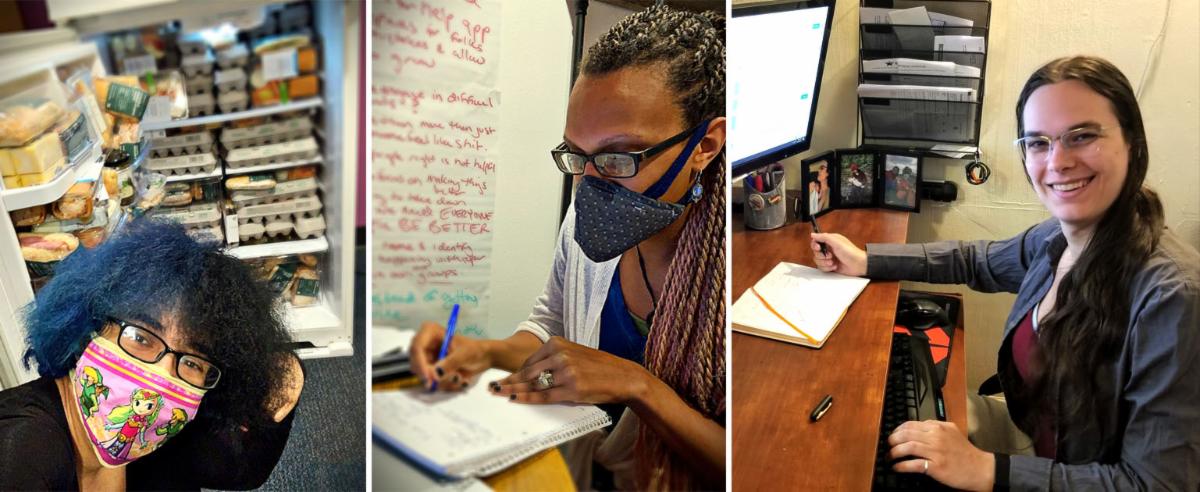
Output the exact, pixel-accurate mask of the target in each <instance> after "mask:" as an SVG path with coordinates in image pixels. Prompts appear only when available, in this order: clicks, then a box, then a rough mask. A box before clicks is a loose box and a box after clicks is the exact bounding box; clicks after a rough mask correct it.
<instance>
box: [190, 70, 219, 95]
mask: <svg viewBox="0 0 1200 492" xmlns="http://www.w3.org/2000/svg"><path fill="white" fill-rule="evenodd" d="M183 85H184V87H186V88H187V93H188V97H192V96H195V95H197V94H212V92H213V76H212V75H203V74H201V75H197V76H195V77H188V78H187V82H184V84H183Z"/></svg>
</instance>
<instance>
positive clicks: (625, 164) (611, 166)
mask: <svg viewBox="0 0 1200 492" xmlns="http://www.w3.org/2000/svg"><path fill="white" fill-rule="evenodd" d="M702 124H703V123H702ZM697 128H699V125H697V126H695V127H692V128H689V129H687V130H684V131H682V132H679V133H678V134H676V135H675V136H674V137H671V138H668V139H666V140H663V141H662V142H660V143H659V144H657V145H655V146H653V147H650V148H648V149H646V150H643V151H641V152H599V153H596V154H591V155H588V154H584V153H580V152H572V151H570V150H568V149H567V143H566V142H563V143H561V144H558V147H555V148H554V150H551V151H550V156H551V157H553V158H554V163H555V164H557V165H558V170H559V171H562V172H563V173H566V174H571V175H576V174H583V170H584V168H585V167H587V163H588V162H591V163H592V164H594V165H595V166H596V171H598V172H599V173H600V175H602V176H607V177H610V178H631V177H633V176H634V175H636V174H637V173H638V168H639V167H641V165H642V161H644V160H646V159H649V158H651V157H654V155H655V154H658V153H659V152H662V151H664V150H666V149H667V148H669V147H671V146H672V145H675V144H677V143H679V142H680V141H682V140H683V139H685V138H687V137H688V135H691V134H692V132H694V131H696V129H697Z"/></svg>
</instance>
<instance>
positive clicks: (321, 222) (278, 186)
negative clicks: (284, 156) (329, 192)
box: [230, 170, 325, 242]
mask: <svg viewBox="0 0 1200 492" xmlns="http://www.w3.org/2000/svg"><path fill="white" fill-rule="evenodd" d="M276 174H277V176H276V177H281V178H286V176H287V174H288V171H286V170H283V171H279V172H278V173H276ZM250 180H251V181H254V180H270V177H269V175H257V176H251V177H250ZM317 188H318V187H317V180H316V178H315V177H312V176H309V177H305V178H300V179H292V180H287V181H279V182H276V183H275V186H273V187H271V188H269V189H260V190H238V191H232V192H231V193H230V202H231V203H232V204H233V207H234V209H235V210H236V213H237V221H238V236H239V239H241V240H242V242H247V241H254V240H261V239H263V238H264V237H269V238H271V239H280V238H284V239H286V238H288V237H289V236H290V235H291V234H292V233H293V232H294V233H295V234H296V236H297V237H299V238H300V239H309V238H314V237H320V236H323V235H325V218H324V216H322V215H321V199H320V198H319V197H318V196H317Z"/></svg>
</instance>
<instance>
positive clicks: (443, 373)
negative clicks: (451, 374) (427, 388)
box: [433, 367, 446, 378]
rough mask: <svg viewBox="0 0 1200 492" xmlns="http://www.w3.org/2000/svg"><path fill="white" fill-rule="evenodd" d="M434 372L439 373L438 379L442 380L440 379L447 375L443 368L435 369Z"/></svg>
mask: <svg viewBox="0 0 1200 492" xmlns="http://www.w3.org/2000/svg"><path fill="white" fill-rule="evenodd" d="M433 370H434V371H435V372H437V375H438V377H439V378H440V377H442V376H444V375H445V374H446V373H445V372H444V371H442V368H441V367H435V368H433Z"/></svg>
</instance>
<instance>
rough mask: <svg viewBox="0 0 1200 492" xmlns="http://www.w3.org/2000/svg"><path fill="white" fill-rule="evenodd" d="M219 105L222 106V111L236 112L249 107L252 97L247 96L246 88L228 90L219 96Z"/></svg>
mask: <svg viewBox="0 0 1200 492" xmlns="http://www.w3.org/2000/svg"><path fill="white" fill-rule="evenodd" d="M217 105H218V106H220V107H221V112H222V113H236V112H238V111H245V110H246V108H247V107H249V105H250V98H249V97H246V91H244V90H241V91H233V92H226V93H224V94H221V95H219V96H217Z"/></svg>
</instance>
